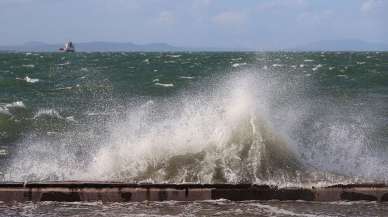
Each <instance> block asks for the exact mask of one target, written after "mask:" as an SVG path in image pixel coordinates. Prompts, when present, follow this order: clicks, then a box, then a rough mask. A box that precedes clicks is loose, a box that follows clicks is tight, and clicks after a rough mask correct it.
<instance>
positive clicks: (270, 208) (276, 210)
mask: <svg viewBox="0 0 388 217" xmlns="http://www.w3.org/2000/svg"><path fill="white" fill-rule="evenodd" d="M250 205H251V206H255V207H258V208H260V209H263V210H264V211H265V212H267V213H270V214H271V215H273V216H278V215H286V216H304V217H317V215H313V214H306V213H295V212H293V211H290V210H286V209H282V208H279V207H275V206H271V205H267V204H260V203H252V204H250Z"/></svg>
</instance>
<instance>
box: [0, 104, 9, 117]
mask: <svg viewBox="0 0 388 217" xmlns="http://www.w3.org/2000/svg"><path fill="white" fill-rule="evenodd" d="M0 115H5V116H12V114H11V112H9V111H8V108H5V107H2V106H0Z"/></svg>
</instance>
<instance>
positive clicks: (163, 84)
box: [154, 82, 174, 87]
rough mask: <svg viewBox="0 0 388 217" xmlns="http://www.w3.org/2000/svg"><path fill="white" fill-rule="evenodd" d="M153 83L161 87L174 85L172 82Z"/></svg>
mask: <svg viewBox="0 0 388 217" xmlns="http://www.w3.org/2000/svg"><path fill="white" fill-rule="evenodd" d="M154 85H156V86H162V87H174V84H173V83H160V82H155V83H154Z"/></svg>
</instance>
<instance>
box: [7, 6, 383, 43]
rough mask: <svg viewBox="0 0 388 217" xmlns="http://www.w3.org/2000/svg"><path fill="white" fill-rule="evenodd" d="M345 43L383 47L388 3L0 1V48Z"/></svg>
mask: <svg viewBox="0 0 388 217" xmlns="http://www.w3.org/2000/svg"><path fill="white" fill-rule="evenodd" d="M342 39H360V40H364V41H369V42H382V43H386V44H388V0H0V45H15V44H22V43H24V42H29V41H41V42H46V43H63V42H64V41H67V40H72V41H74V42H90V41H112V42H133V43H139V44H144V43H157V42H158V43H159V42H163V43H168V44H171V45H175V46H183V47H219V48H248V49H282V48H292V47H296V46H299V45H304V44H307V43H310V42H315V41H320V40H342Z"/></svg>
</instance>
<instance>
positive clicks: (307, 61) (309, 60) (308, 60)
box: [303, 59, 314, 63]
mask: <svg viewBox="0 0 388 217" xmlns="http://www.w3.org/2000/svg"><path fill="white" fill-rule="evenodd" d="M303 61H304V62H306V63H309V62H314V60H311V59H305V60H303Z"/></svg>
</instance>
